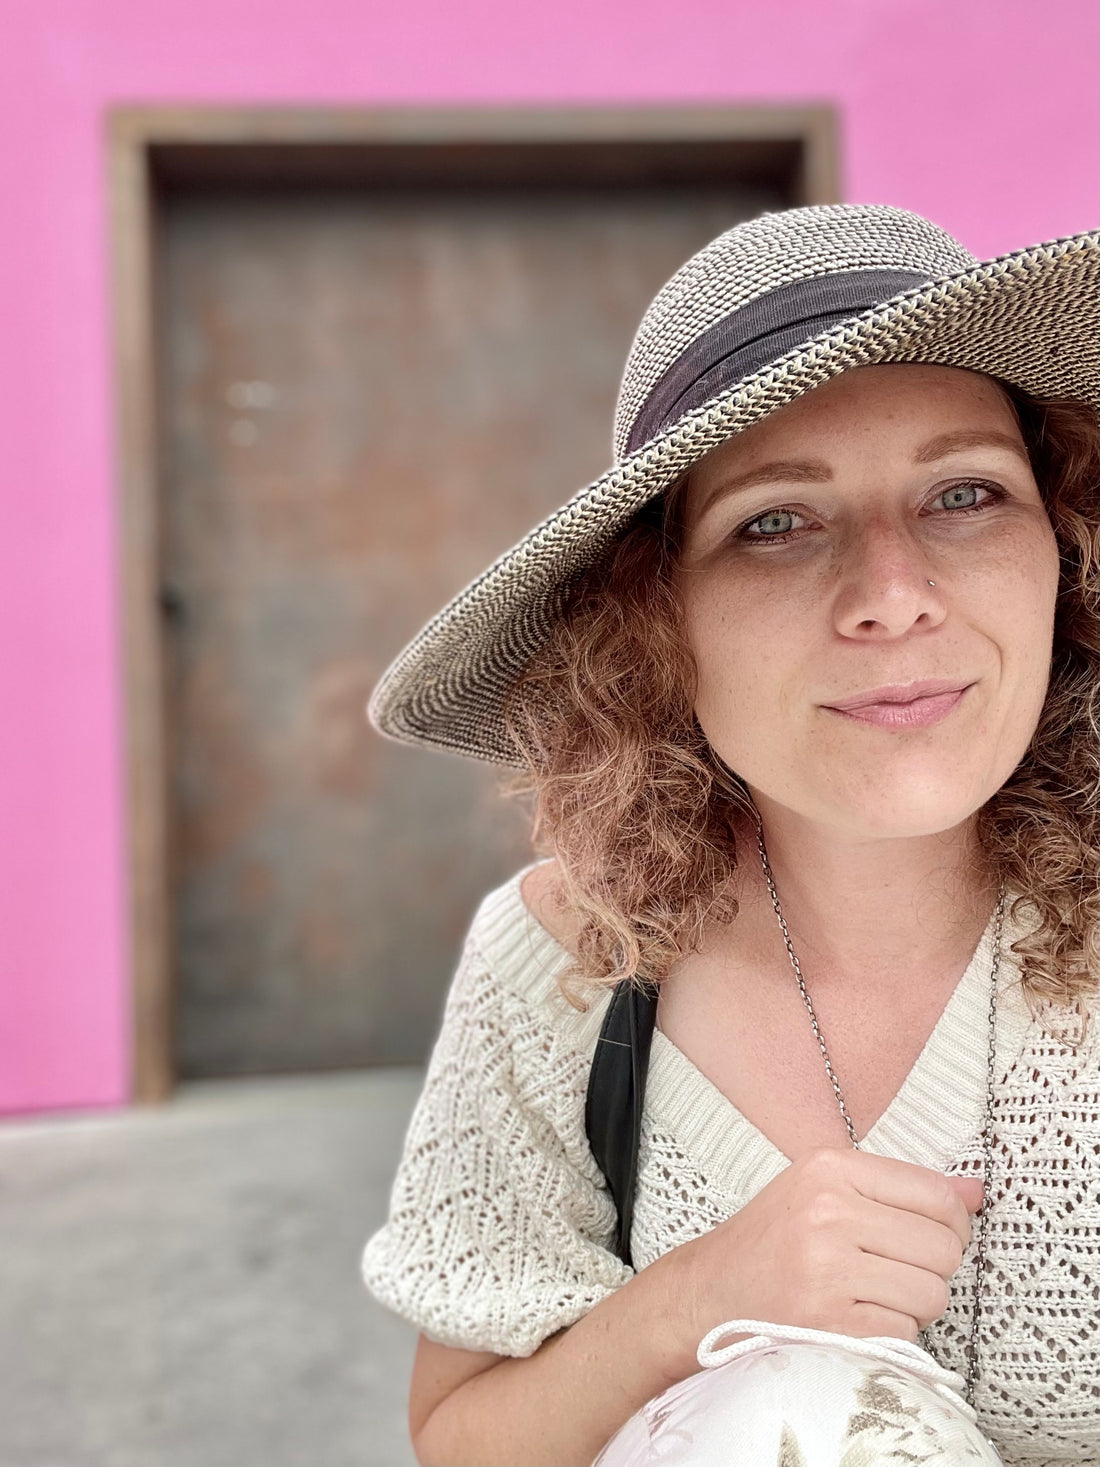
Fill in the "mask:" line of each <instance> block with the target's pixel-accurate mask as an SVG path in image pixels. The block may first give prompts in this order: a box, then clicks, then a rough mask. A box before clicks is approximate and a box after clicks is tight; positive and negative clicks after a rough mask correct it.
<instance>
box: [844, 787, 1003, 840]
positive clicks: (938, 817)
mask: <svg viewBox="0 0 1100 1467" xmlns="http://www.w3.org/2000/svg"><path fill="white" fill-rule="evenodd" d="M984 803H985V798H982V799H973V798H969V799H967V798H954V799H952V798H950V797H947V798H945V797H942V796H941V797H940V798H939V799H935V798H929V797H928V796H927V795H924V796H923V797H920V796H917V795H911V796H908V797H907V796H906V795H905V793H904V792H901V791H896V790H895V791H893V792H891V794H890V795H888V796H886V797H885V798H883V799H882V800H868V799H867V798H866V795H864V796H863V797H862V798H855V799H853V800H852V801H851V803H849V804H847V805H846V806H845V807H844V808H843V809H839V810H832V811H830V812H829V813H828V815H827V816H826V820H827V822H828V823H829V824H831V825H836V826H839V827H841V828H843V829H844V831H845V832H846V833H848V834H850V835H857V836H858V835H864V836H869V837H871V838H872V839H879V840H912V839H915V838H916V837H918V836H925V835H942V834H944V833H945V832H946V831H949V830H955V829H956V828H957V827H958V826H960V825H962V824H963V823H964V822H965V821H967V820H969V819H970V818H971V817H972V816H973V815H974V814H976V813H977V811H978V810H980V809H981V807H982V805H983V804H984Z"/></svg>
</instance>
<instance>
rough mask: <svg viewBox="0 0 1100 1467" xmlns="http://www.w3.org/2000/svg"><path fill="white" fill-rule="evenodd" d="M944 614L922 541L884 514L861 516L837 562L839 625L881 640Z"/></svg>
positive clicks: (843, 630) (925, 625)
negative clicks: (868, 518) (866, 517)
mask: <svg viewBox="0 0 1100 1467" xmlns="http://www.w3.org/2000/svg"><path fill="white" fill-rule="evenodd" d="M945 614H946V606H945V602H944V588H943V586H942V584H941V577H940V575H939V574H937V567H936V566H934V565H933V564H932V562H931V561H930V560H929V557H928V555H927V553H926V550H925V548H924V546H923V545H922V544H921V543H920V541H919V540H917V539H916V538H915V537H914V536H913V535H912V534H911V533H909V532H908V531H907V530H906V529H905V528H904V527H903V526H901V525H899V524H898V523H896V522H894V521H891V520H889V519H887V518H886V517H885V516H882V517H876V518H875V519H874V520H872V521H865V522H864V524H863V525H862V526H861V528H860V530H859V531H858V532H857V534H856V536H855V537H854V539H853V541H852V543H850V544H849V545H848V546H847V547H846V550H845V552H844V556H843V560H842V563H841V566H840V571H839V587H838V591H837V595H836V599H835V602H834V615H835V618H836V626H837V630H838V631H839V632H840V633H841V634H842V635H843V636H846V637H854V638H863V639H871V640H883V639H889V638H893V637H900V636H904V635H905V634H906V633H907V632H909V631H911V630H913V629H914V628H917V629H921V628H923V629H924V630H930V629H931V628H932V627H935V626H938V625H939V624H940V623H941V622H942V621H943V618H944V616H945Z"/></svg>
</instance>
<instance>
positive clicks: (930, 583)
mask: <svg viewBox="0 0 1100 1467" xmlns="http://www.w3.org/2000/svg"><path fill="white" fill-rule="evenodd" d="M928 584H929V585H930V586H934V585H935V584H936V583H935V581H929V582H928Z"/></svg>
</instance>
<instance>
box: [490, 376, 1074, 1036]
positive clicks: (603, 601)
mask: <svg viewBox="0 0 1100 1467" xmlns="http://www.w3.org/2000/svg"><path fill="white" fill-rule="evenodd" d="M994 380H996V379H994ZM999 385H1000V386H1001V387H1003V388H1004V390H1005V392H1006V393H1007V395H1008V397H1009V399H1010V400H1011V402H1012V404H1013V407H1014V409H1015V411H1016V415H1017V418H1018V421H1019V424H1020V429H1021V433H1022V435H1023V438H1024V442H1025V444H1026V445H1027V449H1028V453H1029V456H1030V459H1031V464H1032V469H1033V472H1034V474H1035V478H1036V482H1037V484H1038V485H1039V488H1040V491H1041V493H1042V495H1043V501H1044V504H1045V505H1046V509H1047V513H1048V516H1049V518H1050V522H1051V525H1052V527H1053V530H1054V534H1055V537H1056V540H1057V544H1058V550H1059V557H1060V575H1059V587H1058V596H1057V603H1056V609H1055V621H1054V641H1053V654H1052V663H1051V676H1050V682H1049V686H1048V690H1047V695H1046V700H1045V703H1044V706H1043V709H1042V712H1041V714H1040V717H1039V722H1038V725H1037V727H1036V729H1035V733H1034V736H1033V738H1032V740H1031V743H1030V746H1029V748H1028V750H1027V753H1026V754H1025V756H1024V758H1023V759H1022V760H1021V762H1020V764H1019V765H1018V766H1017V768H1016V769H1015V770H1014V771H1013V773H1012V775H1011V776H1010V778H1009V779H1008V780H1007V781H1006V782H1005V784H1004V785H1003V786H1002V787H1001V788H1000V789H999V790H998V791H997V793H996V794H995V795H993V796H992V797H991V798H990V799H989V800H988V801H987V802H986V803H985V805H983V806H982V807H981V809H980V810H979V811H978V812H977V820H976V833H977V837H978V841H979V843H980V847H981V849H982V850H983V852H984V854H985V856H986V857H987V859H988V860H989V862H990V864H991V869H992V870H993V871H994V872H995V873H997V874H999V876H1000V878H1001V879H1002V880H1003V881H1004V883H1005V886H1006V890H1008V891H1009V892H1010V893H1014V899H1013V901H1012V904H1011V912H1012V916H1013V918H1016V916H1017V914H1018V913H1020V912H1024V913H1025V914H1026V919H1035V917H1036V914H1037V923H1038V925H1037V926H1034V928H1033V930H1031V931H1029V932H1027V933H1026V935H1024V936H1022V937H1021V938H1020V939H1019V940H1018V941H1017V942H1015V943H1014V944H1013V949H1012V950H1013V952H1014V953H1015V954H1016V955H1017V958H1018V960H1019V962H1020V967H1021V973H1022V979H1023V989H1024V992H1025V994H1026V995H1027V1000H1028V1004H1029V1007H1030V1008H1031V1011H1032V1014H1033V1016H1034V1015H1036V1014H1037V1013H1038V1012H1039V1010H1040V1008H1041V1007H1043V1006H1047V1007H1048V1008H1049V1007H1050V1006H1053V1007H1054V1008H1069V1009H1072V1010H1074V1011H1075V1013H1076V1014H1077V1016H1078V1017H1079V1018H1080V1019H1082V1020H1085V1022H1086V1027H1087V1009H1086V1001H1087V998H1088V997H1089V995H1090V994H1092V993H1093V992H1094V990H1095V983H1094V980H1093V978H1092V976H1091V973H1090V968H1091V969H1095V966H1096V960H1097V947H1098V944H1097V905H1098V899H1097V864H1098V858H1097V837H1096V815H1097V785H1098V772H1100V771H1098V749H1097V676H1096V674H1097V661H1098V637H1097V604H1096V602H1097V594H1096V593H1097V575H1096V572H1097V559H1098V550H1100V547H1098V538H1100V532H1098V526H1097V514H1096V489H1097V481H1098V478H1100V431H1098V425H1097V417H1096V413H1095V412H1094V410H1093V409H1092V408H1090V407H1089V406H1088V405H1087V404H1085V403H1082V402H1077V401H1069V400H1059V401H1050V400H1048V401H1043V400H1039V399H1036V398H1034V397H1031V396H1029V395H1028V394H1027V393H1025V392H1023V391H1022V390H1021V389H1019V388H1017V387H1015V386H1013V385H1011V384H1008V383H1004V382H1001V383H1000V384H999ZM685 478H686V476H685ZM684 483H685V479H681V480H680V481H679V482H678V483H677V484H676V485H674V486H673V488H672V489H670V490H669V491H668V492H667V493H666V494H665V495H664V496H662V497H659V498H657V499H656V500H654V501H651V502H650V504H649V505H647V506H646V508H645V509H644V510H643V511H642V512H641V513H640V514H639V515H638V516H636V518H635V519H634V520H633V521H632V523H631V525H630V527H629V528H628V529H627V531H626V532H625V533H624V534H623V535H622V536H621V537H620V538H619V539H618V540H617V542H616V543H615V545H614V546H613V547H612V549H611V551H610V552H609V553H608V554H607V555H606V556H605V557H604V558H603V559H601V560H600V561H599V563H598V564H597V565H595V566H593V567H592V568H590V569H589V570H588V571H587V572H586V573H584V574H583V575H582V576H581V577H580V578H579V580H578V581H576V582H575V583H574V584H573V586H572V587H571V589H570V590H569V592H568V593H567V595H566V597H565V599H564V604H563V609H562V613H561V615H560V617H559V619H558V620H557V621H556V623H555V625H554V628H553V631H552V634H551V636H550V639H549V640H548V641H547V642H546V643H545V644H544V645H543V647H542V648H541V649H540V651H539V652H538V653H537V654H536V655H535V657H534V658H532V660H531V661H530V662H529V663H528V664H527V666H526V667H525V668H524V670H523V672H522V673H521V674H520V676H519V677H518V678H517V680H516V681H515V682H514V683H513V684H512V686H511V688H510V689H509V692H508V695H507V699H506V707H505V715H506V721H507V727H508V730H509V733H510V736H511V738H512V739H513V741H514V743H515V745H516V748H517V751H518V753H519V756H520V759H521V761H522V766H523V768H522V772H520V773H519V774H512V775H511V776H510V777H508V778H506V780H505V783H504V785H503V789H504V792H505V793H506V794H508V795H511V796H530V797H533V809H532V821H533V823H532V847H533V849H534V850H535V852H536V853H539V854H544V855H553V856H554V857H556V859H557V863H558V870H559V877H560V880H559V893H560V895H559V900H561V901H562V902H563V903H564V905H565V906H567V907H568V908H570V909H572V911H573V912H574V913H575V915H576V916H577V917H578V918H579V919H580V926H579V934H578V938H577V952H576V958H575V960H574V961H573V963H572V964H571V965H570V966H568V967H566V968H565V969H564V970H563V971H562V973H561V974H560V976H559V979H558V982H559V987H560V988H561V991H562V993H563V994H564V996H565V997H566V998H567V1000H568V1001H569V1002H570V1003H571V1004H572V1005H573V1006H574V1007H575V1008H579V1009H582V1010H583V1009H585V1008H587V1003H586V1002H585V1001H584V1000H583V999H582V998H581V997H580V995H579V992H578V985H581V986H583V985H586V984H587V985H591V984H595V985H598V986H603V985H605V984H606V985H610V984H614V983H618V982H619V981H620V980H622V979H624V978H627V979H635V980H636V979H637V977H638V975H641V974H644V975H645V977H646V978H647V979H648V980H649V981H650V982H653V983H659V982H660V981H661V979H663V978H664V977H665V976H666V975H667V974H668V972H669V970H670V969H671V967H672V965H673V964H674V963H675V962H676V961H677V959H678V958H680V957H681V956H682V955H684V954H685V953H686V952H689V951H692V950H694V949H695V948H696V947H697V946H698V944H699V941H700V939H701V937H702V932H703V925H704V922H705V921H707V920H708V919H710V920H717V921H719V922H729V921H732V920H733V919H734V918H735V917H736V915H737V909H738V904H737V902H736V900H735V898H734V897H733V896H732V895H731V888H732V886H733V883H732V882H731V878H732V877H733V875H734V873H735V871H736V870H737V867H738V864H739V861H740V860H741V859H742V846H743V843H744V842H745V840H746V837H747V835H748V834H749V832H751V833H752V835H753V840H754V846H755V830H756V820H757V818H758V817H757V815H756V811H755V805H754V802H753V801H752V797H751V795H750V794H749V791H748V788H747V786H746V785H745V784H744V783H743V781H742V780H741V779H740V778H739V777H738V776H737V775H736V774H734V773H733V772H732V771H731V770H729V769H728V768H727V767H726V766H725V765H724V764H723V763H722V761H721V760H720V759H719V758H718V757H717V755H716V754H715V753H714V752H713V750H712V749H711V747H710V745H709V744H708V742H707V740H706V738H705V736H704V734H703V732H702V730H701V728H700V726H699V723H698V721H697V719H696V717H695V713H694V707H693V704H694V689H695V686H696V676H697V673H696V666H695V659H694V657H693V655H692V653H691V651H690V649H689V647H688V645H687V641H686V638H685V634H684V626H683V616H682V608H681V605H680V601H679V598H678V595H677V592H676V588H675V570H676V566H677V563H678V557H679V554H680V545H681V540H682V523H681V519H682V515H681V510H682V504H683V497H684V496H683V492H682V491H683V487H684ZM1029 904H1030V905H1029Z"/></svg>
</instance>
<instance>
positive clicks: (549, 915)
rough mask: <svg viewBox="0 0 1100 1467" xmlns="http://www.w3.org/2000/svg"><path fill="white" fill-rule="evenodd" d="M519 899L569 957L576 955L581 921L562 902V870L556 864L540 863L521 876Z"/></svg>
mask: <svg viewBox="0 0 1100 1467" xmlns="http://www.w3.org/2000/svg"><path fill="white" fill-rule="evenodd" d="M520 896H521V898H522V900H523V904H524V906H525V907H526V908H527V911H528V912H529V913H530V914H531V916H532V917H534V919H535V921H536V922H538V924H539V926H540V927H543V928H545V930H546V931H547V932H549V934H550V936H551V937H552V938H553V939H554V941H555V942H557V943H558V944H559V945H560V946H561V947H563V948H565V949H566V951H567V952H568V953H570V955H571V956H573V957H576V955H577V942H578V939H579V937H580V927H581V921H580V917H579V916H578V914H577V913H576V912H575V911H574V910H573V908H572V907H570V906H569V905H568V903H567V902H566V899H565V888H564V884H563V882H562V878H561V867H560V866H559V865H558V863H557V861H554V860H550V861H541V862H540V863H539V864H538V865H537V866H531V867H529V868H528V870H527V871H526V872H525V873H523V875H522V880H521V881H520Z"/></svg>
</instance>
